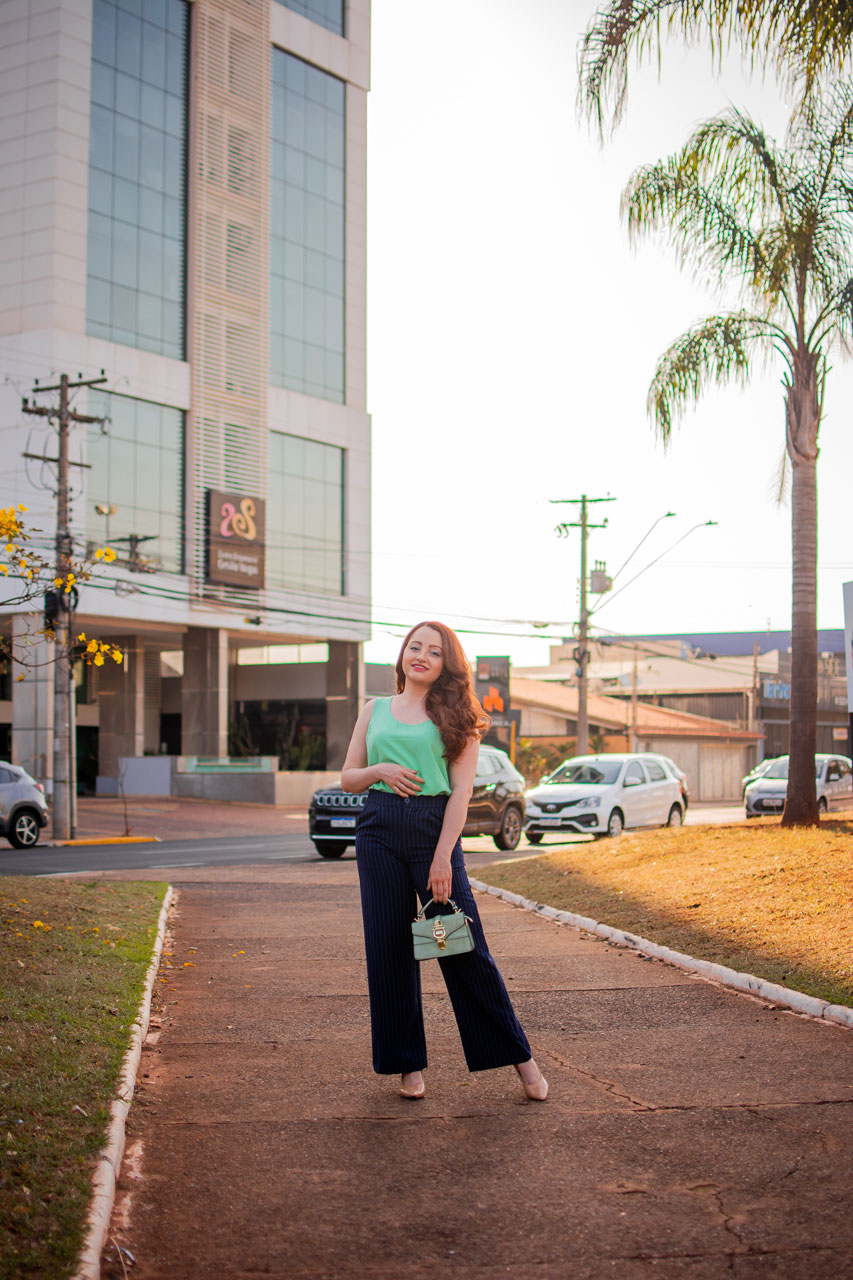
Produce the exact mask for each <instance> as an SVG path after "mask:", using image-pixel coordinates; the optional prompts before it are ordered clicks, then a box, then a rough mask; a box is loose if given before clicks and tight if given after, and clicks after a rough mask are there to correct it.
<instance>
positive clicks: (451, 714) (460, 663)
mask: <svg viewBox="0 0 853 1280" xmlns="http://www.w3.org/2000/svg"><path fill="white" fill-rule="evenodd" d="M421 627H430V628H431V629H432V630H433V631H437V632H438V634H439V635H440V636H441V648H442V661H443V664H444V665H443V667H442V670H441V675H440V676H439V677H438V679H437V680H436V682H435V684H433V685H432V686H431V688H430V691H429V693H428V694H427V696H426V702H425V706H426V713H427V715H428V716H429V718H430V720H432V722H433V724H434V725H435V727H436V728H437V729H438V732H439V733H440V734H441V741H442V742H443V743H444V758H445V759H446V760H447V761H448V762H449V763H451V764H452V763H453V761H454V760H458V759H459V757H460V756H461V755H462V752H463V751H464V750H465V748H466V747H467V745H468V743H469V742H470V741H471V739H472V738H482V736H483V734H484V733H485V732H486V730H487V729H488V727H489V725H490V724H491V723H492V722H491V720H490V719H489V717H488V716H487V715H486V713H485V711H484V710H483V708H482V706H481V705H480V702H479V699H478V698H477V695H476V693H475V692H474V682H473V680H472V679H471V668H470V666H469V665H468V659H467V658H466V657H465V651H464V649H463V648H462V645H461V644H460V642H459V637H458V636H457V634H456V632H455V631H453V630H451V628H450V627H448V626H447V625H446V624H445V623H443V622H418V623H416V624H415V625H414V626H413V627H412V629H411V631H409V633H408V635H407V636H406V638H405V640H404V641H403V643H402V646H401V648H400V656H399V657H398V659H397V666H396V672H397V692H398V693H402V692H403V690H404V689H405V687H406V677H405V675H404V674H403V654H404V653H405V652H406V645H407V644H408V643H409V641H410V640H411V638H412V636H413V635H414V634H415V632H416V631H419V630H420V628H421Z"/></svg>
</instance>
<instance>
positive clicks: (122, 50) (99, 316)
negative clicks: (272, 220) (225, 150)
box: [86, 0, 189, 359]
mask: <svg viewBox="0 0 853 1280" xmlns="http://www.w3.org/2000/svg"><path fill="white" fill-rule="evenodd" d="M188 13H189V6H188V5H187V4H186V3H185V0H135V3H133V4H128V3H126V0H125V2H123V3H116V0H93V18H92V88H91V123H90V137H89V234H88V280H87V296H86V330H87V332H88V333H90V334H91V335H92V336H93V337H96V338H107V339H109V340H110V341H111V342H120V343H122V344H123V345H125V346H129V347H138V348H140V349H141V350H143V351H154V352H157V353H158V354H160V355H166V356H174V357H175V358H176V359H183V357H184V295H185V288H184V281H185V262H184V257H185V254H184V249H185V244H186V149H187V65H188V64H187V54H188V36H189V22H188Z"/></svg>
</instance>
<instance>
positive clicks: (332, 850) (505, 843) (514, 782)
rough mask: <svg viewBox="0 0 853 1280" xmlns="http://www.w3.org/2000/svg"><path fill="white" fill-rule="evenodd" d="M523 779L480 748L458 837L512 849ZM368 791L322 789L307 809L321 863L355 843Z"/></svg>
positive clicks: (505, 759)
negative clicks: (482, 838)
mask: <svg viewBox="0 0 853 1280" xmlns="http://www.w3.org/2000/svg"><path fill="white" fill-rule="evenodd" d="M524 785H525V784H524V778H523V777H522V776H521V774H520V773H519V772H518V770H517V769H516V768H515V766H514V765H513V764H512V762H511V760H510V758H509V756H508V755H507V754H506V752H505V751H499V750H498V748H497V747H480V756H479V759H478V761H477V774H476V777H475V778H474V792H473V794H472V796H471V800H470V803H469V805H468V818H467V820H466V822H465V826H464V828H463V830H462V834H463V836H492V837H493V839H494V842H495V844H496V845H497V846H498V848H499V849H505V850H509V849H515V848H516V847H517V845H518V842H519V840H520V839H521V828H522V825H523V823H524ZM366 800H367V792H366V791H362V792H361V793H360V794H359V795H353V794H352V793H350V792H348V791H344V790H343V789H342V788H341V787H337V786H335V787H321V789H320V790H319V791H315V792H314V794H313V796H312V797H311V804H310V805H309V807H308V832H309V834H310V836H311V839H312V840H313V841H314V848H315V849H316V850H317V852H318V853H319V854H320V856H321V857H323V858H339V857H340V856H341V854H342V853H345V852H346V850H347V849H348V848H349V846H350V845H351V844H355V828H356V823H357V822H358V815H359V814H360V812H361V810H362V807H363V805H364V803H365V801H366Z"/></svg>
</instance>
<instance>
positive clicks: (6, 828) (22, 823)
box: [0, 760, 47, 849]
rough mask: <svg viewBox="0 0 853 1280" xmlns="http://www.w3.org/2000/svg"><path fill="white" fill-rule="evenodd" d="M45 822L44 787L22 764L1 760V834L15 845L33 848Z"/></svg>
mask: <svg viewBox="0 0 853 1280" xmlns="http://www.w3.org/2000/svg"><path fill="white" fill-rule="evenodd" d="M46 822H47V801H46V800H45V798H44V787H43V786H42V785H41V783H40V782H36V780H35V778H31V777H30V775H29V774H28V773H27V771H26V769H22V768H21V766H20V765H18V764H7V762H6V761H5V760H0V836H5V837H6V839H7V840H8V841H9V844H11V845H13V846H14V848H16V849H31V848H32V847H33V845H34V844H36V843H37V842H38V838H39V835H40V833H41V829H42V827H43V826H44V825H45V823H46Z"/></svg>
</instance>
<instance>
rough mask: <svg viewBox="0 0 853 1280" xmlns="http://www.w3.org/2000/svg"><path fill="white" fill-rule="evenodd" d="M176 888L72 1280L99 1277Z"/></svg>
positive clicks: (160, 928)
mask: <svg viewBox="0 0 853 1280" xmlns="http://www.w3.org/2000/svg"><path fill="white" fill-rule="evenodd" d="M173 896H174V890H173V888H172V886H171V885H169V887H168V888H167V890H166V895H165V897H164V898H163V906H162V908H161V909H160V917H159V919H158V921H157V936H156V938H155V939H154V950H153V952H152V956H151V963H150V965H149V966H148V972H147V973H146V975H145V985H144V987H143V991H142V1000H141V1002H140V1005H139V1012H138V1013H137V1015H136V1017H135V1018H134V1021H133V1025H132V1027H131V1029H130V1044H129V1046H128V1049H127V1052H126V1054H125V1056H124V1065H123V1066H122V1070H121V1076H120V1077H119V1086H118V1096H117V1097H116V1098H114V1099H113V1102H112V1103H111V1105H110V1114H111V1117H112V1119H111V1120H110V1125H109V1128H108V1130H107V1145H106V1146H105V1147H104V1149H103V1151H102V1152H101V1154H100V1155H99V1156H98V1163H97V1164H96V1166H95V1172H94V1174H93V1175H92V1203H91V1204H90V1206H89V1213H88V1218H87V1223H88V1225H87V1229H86V1239H85V1241H84V1243H83V1249H82V1251H81V1253H80V1256H79V1258H78V1259H77V1270H76V1271H75V1272H74V1276H73V1280H100V1275H101V1252H102V1250H103V1247H104V1243H105V1241H106V1238H107V1232H108V1231H109V1227H110V1216H111V1215H112V1211H113V1201H114V1199H115V1190H116V1178H117V1177H118V1171H119V1169H120V1168H121V1158H122V1156H123V1155H124V1137H125V1122H126V1120H127V1113H128V1111H129V1110H130V1104H131V1102H132V1101H133V1091H134V1089H135V1087H136V1072H137V1069H138V1067H139V1060H140V1058H141V1057H142V1045H143V1042H144V1040H145V1037H146V1035H147V1034H148V1019H149V1016H150V1014H151V993H152V991H153V988H154V979H155V978H156V976H157V970H158V968H159V967H160V954H161V952H162V950H163V937H164V935H165V932H166V918H167V916H168V914H169V907H170V906H171V904H172V898H173Z"/></svg>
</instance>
